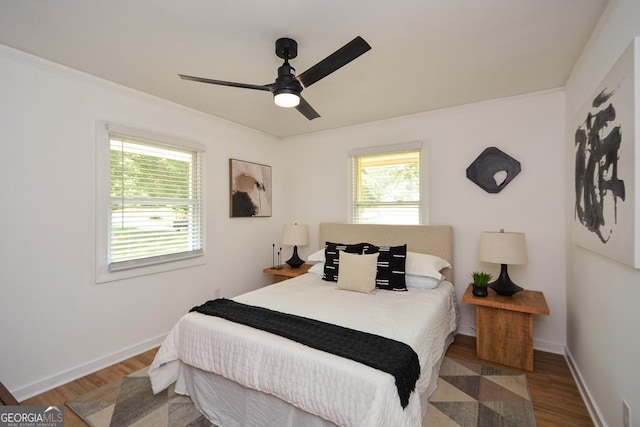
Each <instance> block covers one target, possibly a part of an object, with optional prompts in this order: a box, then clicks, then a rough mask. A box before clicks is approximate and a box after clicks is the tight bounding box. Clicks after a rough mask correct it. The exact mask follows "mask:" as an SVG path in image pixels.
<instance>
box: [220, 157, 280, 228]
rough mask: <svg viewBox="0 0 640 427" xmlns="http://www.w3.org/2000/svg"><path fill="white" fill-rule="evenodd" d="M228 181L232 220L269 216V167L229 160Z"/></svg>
mask: <svg viewBox="0 0 640 427" xmlns="http://www.w3.org/2000/svg"><path fill="white" fill-rule="evenodd" d="M229 181H230V201H229V205H230V209H229V210H230V212H229V215H230V216H231V217H232V218H235V217H258V216H271V191H272V185H271V166H267V165H261V164H259V163H252V162H245V161H243V160H236V159H229Z"/></svg>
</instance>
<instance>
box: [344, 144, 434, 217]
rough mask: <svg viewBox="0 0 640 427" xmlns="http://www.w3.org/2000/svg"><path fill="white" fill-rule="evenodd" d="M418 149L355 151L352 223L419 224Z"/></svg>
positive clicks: (419, 169)
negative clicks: (360, 152) (376, 151)
mask: <svg viewBox="0 0 640 427" xmlns="http://www.w3.org/2000/svg"><path fill="white" fill-rule="evenodd" d="M420 153H421V150H420V149H419V148H407V149H402V150H399V151H391V152H383V153H373V154H372V153H369V152H365V153H364V154H357V153H352V162H353V163H352V184H353V188H352V196H353V207H352V222H354V223H361V224H420V222H421V212H420V206H421V179H420V177H421V165H420Z"/></svg>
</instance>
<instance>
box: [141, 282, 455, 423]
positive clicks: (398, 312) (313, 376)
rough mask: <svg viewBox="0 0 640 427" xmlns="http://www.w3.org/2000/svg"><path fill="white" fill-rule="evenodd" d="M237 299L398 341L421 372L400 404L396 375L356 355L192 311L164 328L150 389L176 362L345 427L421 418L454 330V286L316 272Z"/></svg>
mask: <svg viewBox="0 0 640 427" xmlns="http://www.w3.org/2000/svg"><path fill="white" fill-rule="evenodd" d="M233 299H234V300H235V301H238V302H241V303H245V304H250V305H255V306H262V307H266V308H270V309H272V310H277V311H282V312H287V313H292V314H297V315H302V316H306V317H309V318H313V319H317V320H321V321H325V322H330V323H334V324H337V325H341V326H346V327H350V328H353V329H358V330H361V331H366V332H370V333H374V334H377V335H381V336H384V337H388V338H392V339H395V340H398V341H402V342H404V343H406V344H408V345H410V346H411V347H412V348H413V349H414V351H415V352H416V353H417V354H418V358H419V361H420V369H421V375H420V379H419V380H418V382H417V384H416V391H417V393H416V392H414V393H412V395H411V398H410V400H409V405H408V406H407V407H406V408H405V409H404V410H403V408H402V406H401V405H400V400H399V398H398V392H397V388H396V386H395V382H394V378H393V377H392V376H391V375H389V374H386V373H384V372H381V371H378V370H376V369H373V368H370V367H368V366H365V365H362V364H360V363H357V362H354V361H351V360H348V359H344V358H342V357H338V356H334V355H332V354H328V353H325V352H322V351H319V350H315V349H312V348H310V347H306V346H304V345H302V344H299V343H296V342H293V341H291V340H288V339H286V338H282V337H279V336H276V335H273V334H270V333H267V332H263V331H260V330H257V329H253V328H250V327H247V326H244V325H240V324H236V323H233V322H229V321H227V320H224V319H221V318H217V317H213V316H206V315H203V314H200V313H189V314H187V315H185V316H184V317H182V318H181V319H180V321H179V322H178V323H177V324H176V325H175V326H174V328H173V329H172V330H171V332H170V333H169V335H168V336H167V338H166V340H165V342H164V344H163V345H162V346H161V348H160V350H159V351H158V353H157V355H156V358H155V360H154V362H153V363H152V365H151V368H150V370H149V375H150V377H151V382H152V386H153V391H154V393H158V392H159V391H161V390H164V389H165V388H166V387H167V386H168V385H169V384H171V383H172V382H173V381H175V380H176V378H177V375H178V369H179V365H180V363H186V364H188V365H191V366H194V367H196V368H199V369H202V370H205V371H209V372H214V373H216V374H218V375H221V376H223V377H225V378H228V379H231V380H233V381H235V382H237V383H239V384H242V385H243V386H245V387H248V388H252V389H255V390H259V391H262V392H264V393H268V394H272V395H274V396H277V397H278V398H280V399H282V400H284V401H287V402H289V403H290V404H292V405H294V406H296V407H298V408H300V409H302V410H304V411H307V412H310V413H312V414H315V415H318V416H320V417H322V418H324V419H326V420H329V421H331V422H334V423H335V424H338V425H341V426H363V427H364V426H366V427H369V426H391V425H393V426H420V425H421V417H422V410H421V407H420V398H419V394H422V393H423V392H424V391H425V389H426V388H427V385H428V384H429V382H430V380H431V378H432V376H433V375H437V373H435V372H433V367H434V365H435V364H437V363H438V362H439V360H440V358H441V357H442V353H443V349H444V347H445V342H446V339H447V337H448V336H449V334H450V333H451V332H453V331H454V330H455V328H456V321H457V312H456V300H455V295H454V288H453V286H452V285H451V284H450V283H447V282H443V283H441V284H440V285H439V286H438V288H436V289H433V290H411V291H409V292H390V291H378V292H377V293H376V294H374V295H367V294H361V293H356V292H349V291H340V290H337V289H336V288H335V284H334V283H329V282H326V281H323V280H321V279H320V276H318V275H315V274H305V275H303V276H300V277H298V278H296V279H291V280H287V281H285V282H282V283H279V284H275V285H271V286H267V287H265V288H262V289H258V290H256V291H253V292H250V293H247V294H244V295H240V296H238V297H235V298H233Z"/></svg>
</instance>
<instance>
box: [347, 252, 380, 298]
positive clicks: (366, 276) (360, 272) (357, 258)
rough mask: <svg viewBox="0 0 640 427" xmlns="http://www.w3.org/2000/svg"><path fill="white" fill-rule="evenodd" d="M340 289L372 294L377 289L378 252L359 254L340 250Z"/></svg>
mask: <svg viewBox="0 0 640 427" xmlns="http://www.w3.org/2000/svg"><path fill="white" fill-rule="evenodd" d="M339 258H340V274H339V275H338V289H342V290H345V291H354V292H362V293H365V294H370V293H372V292H373V291H374V290H375V289H376V272H377V270H378V267H377V263H378V254H377V253H375V254H369V255H357V254H351V253H348V252H344V251H340V254H339Z"/></svg>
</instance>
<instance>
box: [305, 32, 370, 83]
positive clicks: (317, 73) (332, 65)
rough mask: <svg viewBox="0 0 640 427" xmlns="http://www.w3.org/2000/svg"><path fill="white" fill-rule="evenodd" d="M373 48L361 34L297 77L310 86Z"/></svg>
mask: <svg viewBox="0 0 640 427" xmlns="http://www.w3.org/2000/svg"><path fill="white" fill-rule="evenodd" d="M369 49H371V46H369V43H367V42H366V41H364V39H363V38H362V37H360V36H358V37H356V38H355V39H353V40H351V41H350V42H349V43H347V44H346V45H344V46H342V47H341V48H340V49H338V50H336V51H335V52H333V53H332V54H331V55H329V56H327V57H326V58H325V59H323V60H322V61H320V62H318V63H317V64H316V65H314V66H313V67H311V68H309V69H308V70H307V71H305V72H304V73H302V74H300V75H299V76H298V77H297V79H298V81H299V82H300V83H302V86H303V87H309V86H311V85H312V84H314V83H315V82H317V81H318V80H320V79H323V78H325V77H327V76H328V75H329V74H331V73H333V72H334V71H336V70H337V69H339V68H341V67H343V66H345V65H347V64H348V63H349V62H351V61H353V60H354V59H356V58H357V57H359V56H360V55H362V54H363V53H365V52H366V51H368V50H369Z"/></svg>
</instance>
